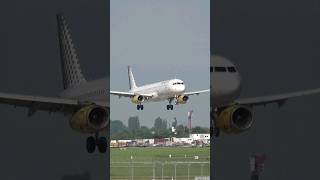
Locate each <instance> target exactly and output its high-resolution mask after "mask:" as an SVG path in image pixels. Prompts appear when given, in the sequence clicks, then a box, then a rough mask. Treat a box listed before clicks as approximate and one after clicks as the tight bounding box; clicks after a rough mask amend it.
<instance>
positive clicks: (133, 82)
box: [128, 66, 137, 90]
mask: <svg viewBox="0 0 320 180" xmlns="http://www.w3.org/2000/svg"><path fill="white" fill-rule="evenodd" d="M128 77H129V88H130V90H131V89H135V88H137V85H136V82H135V81H134V77H133V74H132V70H131V67H130V66H128Z"/></svg>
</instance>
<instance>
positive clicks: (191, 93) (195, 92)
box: [184, 89, 210, 96]
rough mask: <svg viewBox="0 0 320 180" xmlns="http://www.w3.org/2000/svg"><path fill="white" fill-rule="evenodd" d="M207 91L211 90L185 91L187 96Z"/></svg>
mask: <svg viewBox="0 0 320 180" xmlns="http://www.w3.org/2000/svg"><path fill="white" fill-rule="evenodd" d="M206 92H210V89H206V90H201V91H193V92H186V93H184V95H186V96H190V95H199V94H201V93H206Z"/></svg>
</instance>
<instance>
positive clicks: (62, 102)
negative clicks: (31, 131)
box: [0, 93, 105, 116]
mask: <svg viewBox="0 0 320 180" xmlns="http://www.w3.org/2000/svg"><path fill="white" fill-rule="evenodd" d="M0 104H8V105H13V106H15V107H17V106H18V107H26V108H29V111H28V116H32V115H33V114H34V113H35V112H36V111H37V110H42V111H48V112H63V113H66V114H69V113H72V112H74V110H76V109H78V108H80V107H82V106H83V105H84V104H85V103H81V102H78V101H77V100H72V99H66V98H55V97H44V96H31V95H21V94H11V93H10V94H9V93H0ZM97 104H98V105H102V104H99V103H97ZM104 106H105V105H104Z"/></svg>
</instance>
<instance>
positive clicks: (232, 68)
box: [228, 66, 236, 72]
mask: <svg viewBox="0 0 320 180" xmlns="http://www.w3.org/2000/svg"><path fill="white" fill-rule="evenodd" d="M228 71H229V72H236V68H235V67H233V66H232V67H228Z"/></svg>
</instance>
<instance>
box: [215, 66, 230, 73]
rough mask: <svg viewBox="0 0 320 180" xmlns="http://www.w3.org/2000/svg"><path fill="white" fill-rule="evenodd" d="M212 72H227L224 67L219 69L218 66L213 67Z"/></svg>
mask: <svg viewBox="0 0 320 180" xmlns="http://www.w3.org/2000/svg"><path fill="white" fill-rule="evenodd" d="M214 70H215V71H216V72H227V70H226V68H225V67H220V66H216V67H214Z"/></svg>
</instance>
